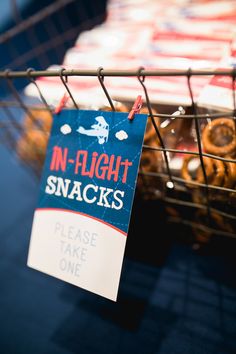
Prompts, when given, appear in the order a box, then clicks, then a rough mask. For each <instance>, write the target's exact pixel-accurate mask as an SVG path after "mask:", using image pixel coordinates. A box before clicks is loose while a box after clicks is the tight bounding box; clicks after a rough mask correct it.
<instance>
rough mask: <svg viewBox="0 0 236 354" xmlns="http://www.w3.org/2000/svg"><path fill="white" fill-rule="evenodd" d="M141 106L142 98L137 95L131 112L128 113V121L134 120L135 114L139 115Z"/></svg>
mask: <svg viewBox="0 0 236 354" xmlns="http://www.w3.org/2000/svg"><path fill="white" fill-rule="evenodd" d="M142 104H143V99H142V96H141V95H139V96H138V97H137V98H136V100H135V102H134V105H133V107H132V109H131V111H130V112H129V115H128V119H130V120H132V119H134V115H135V113H139V111H140V109H141V108H142Z"/></svg>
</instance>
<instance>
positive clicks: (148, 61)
mask: <svg viewBox="0 0 236 354" xmlns="http://www.w3.org/2000/svg"><path fill="white" fill-rule="evenodd" d="M235 24H236V3H235V1H226V0H225V1H224V0H222V1H213V0H205V1H203V0H192V1H191V0H168V1H165V2H164V1H159V2H158V1H155V0H146V1H145V0H136V1H134V0H120V1H119V0H110V1H105V0H104V1H101V0H98V1H92V0H86V1H83V0H57V1H53V0H51V1H49V0H42V1H36V0H2V1H1V2H0V53H1V55H0V196H1V198H0V250H1V258H0V280H1V292H0V319H1V324H0V352H1V353H8V354H11V353H12V354H18V353H24V354H25V353H35V354H37V353H39V354H41V353H52V354H54V353H55V354H69V353H79V354H90V353H98V354H113V353H114V354H115V353H120V352H122V353H124V354H125V353H129V354H132V353H135V354H166V353H171V354H183V353H192V354H193V353H194V354H198V353H199V354H200V353H201V354H203V353H207V354H211V353H214V354H215V353H219V354H229V353H232V354H233V353H235V352H236V280H235V270H236V263H235V249H236V248H235V237H236V233H235V215H236V214H235V207H236V205H235V192H234V190H235V182H236V177H235V176H236V173H235V170H234V167H233V166H234V163H231V165H230V162H227V158H228V159H229V160H230V159H231V160H232V159H233V158H234V156H235V149H233V150H232V151H230V152H229V153H228V155H227V156H226V162H224V170H223V171H224V174H225V176H224V177H223V175H222V176H221V177H220V178H219V179H218V180H220V182H217V183H218V184H217V183H216V182H215V181H214V179H213V177H212V176H211V178H212V179H209V180H208V182H209V186H210V187H209V186H208V184H207V185H203V183H204V182H206V181H204V180H203V181H202V184H201V185H200V186H199V189H198V190H197V193H194V192H193V188H189V186H188V184H187V183H186V180H185V179H184V178H185V177H184V175H183V171H182V169H183V161H184V157H183V152H186V151H188V150H193V151H195V152H196V151H198V150H197V149H198V148H199V147H198V140H197V137H196V124H195V121H194V117H195V114H196V111H195V108H196V107H195V104H196V103H197V106H198V111H197V113H198V115H199V114H202V118H201V120H199V122H200V125H199V127H200V128H199V129H200V131H201V136H203V132H204V130H205V128H206V127H207V126H208V124H211V121H212V120H213V118H216V119H217V117H218V118H219V117H222V116H223V117H226V119H228V118H229V117H230V118H232V117H234V116H235V100H234V90H233V89H234V88H235V86H234V85H235V82H234V79H235V77H234V76H232V75H231V76H230V77H229V78H227V79H225V76H222V77H220V79H221V81H219V80H218V78H216V77H214V76H213V77H212V75H211V76H210V75H208V76H204V75H202V76H198V77H195V76H193V77H192V78H191V85H190V87H191V89H192V94H193V97H192V98H191V95H190V93H191V90H190V92H189V87H188V80H187V77H186V75H185V76H183V77H177V76H169V77H150V78H149V77H147V78H145V84H146V86H147V88H148V94H149V97H150V101H151V105H152V109H153V114H154V116H155V119H156V122H157V124H158V127H159V129H160V133H161V137H162V139H163V142H164V144H165V146H166V147H167V148H168V149H172V150H173V149H175V150H176V151H174V150H173V151H174V152H173V151H172V152H170V151H169V153H168V161H169V168H170V171H171V174H172V177H173V178H174V179H173V181H174V183H175V188H174V190H173V188H172V185H171V188H169V189H168V185H167V181H168V178H167V177H168V169H167V167H166V165H165V158H164V157H163V153H162V152H161V150H160V149H159V148H160V146H161V144H160V140H158V139H157V137H156V135H155V138H153V139H154V140H153V141H150V139H147V137H146V140H145V141H144V143H145V144H146V145H147V146H146V149H147V151H148V154H147V153H146V154H145V147H144V153H143V159H142V161H141V170H140V175H139V179H138V184H137V190H136V195H135V199H134V205H133V210H132V216H131V223H130V229H129V234H128V239H127V247H126V252H125V259H124V265H123V269H122V276H121V283H120V289H119V295H118V301H117V303H113V302H111V301H109V300H106V299H103V298H101V297H99V296H97V295H94V294H91V293H89V292H87V291H84V290H82V289H80V288H77V287H75V286H73V285H70V284H67V283H64V282H62V281H60V280H57V279H54V278H52V277H49V276H47V275H45V274H42V273H40V272H37V271H35V270H32V269H30V268H28V267H27V266H26V263H27V254H28V246H29V240H30V233H31V226H32V220H33V214H34V209H35V208H36V206H37V198H38V192H39V183H40V174H41V170H42V165H43V161H44V158H45V150H46V144H47V139H48V136H49V133H50V126H51V123H52V113H53V111H54V110H55V108H56V107H57V106H58V104H59V103H60V101H61V98H62V97H63V95H64V94H65V93H67V91H66V89H65V86H64V85H63V84H62V81H61V79H60V75H59V74H58V76H57V77H53V78H50V77H47V76H46V75H41V76H40V78H38V79H36V81H35V80H34V79H32V77H30V71H28V72H26V70H27V69H29V68H32V70H33V69H34V70H47V71H50V70H58V72H60V70H61V68H65V69H68V70H70V69H82V70H86V69H94V70H97V68H98V67H103V68H107V69H115V70H119V69H120V70H123V69H127V70H128V69H130V70H132V69H133V70H136V69H138V68H139V67H141V66H142V67H145V68H146V69H157V70H158V69H159V70H162V69H166V70H188V69H189V68H190V67H191V68H192V69H193V70H194V69H199V70H203V69H205V70H212V69H219V68H230V69H232V68H234V67H235V53H236V51H235V48H236V46H235V28H236V27H235ZM7 70H14V71H24V72H25V74H24V75H22V77H20V78H15V77H14V78H11V77H10V76H9V71H7ZM222 78H223V79H222ZM216 81H217V82H216ZM104 82H105V84H106V87H107V88H108V92H109V94H110V95H111V97H112V100H113V102H114V104H115V107H116V109H117V110H127V111H128V110H129V109H130V107H132V104H133V101H134V99H135V98H136V96H137V94H140V93H142V94H143V91H142V92H141V88H140V83H139V82H138V80H137V78H124V77H117V78H108V77H107V78H105V79H104ZM222 82H223V83H224V84H223V85H222ZM67 85H68V87H69V89H70V91H71V93H72V97H73V98H74V100H75V102H76V103H77V104H78V106H79V107H82V108H85V109H110V108H109V107H107V106H108V103H107V99H106V97H105V95H104V92H103V91H102V90H101V86H100V85H99V82H98V79H97V78H96V77H77V76H75V77H68V82H67ZM232 93H233V94H232ZM229 97H230V99H229ZM71 107H74V104H73V100H72V99H71V97H69V99H68V102H67V104H66V108H71ZM124 107H125V108H124ZM232 111H234V113H232ZM149 113H150V112H149ZM178 115H185V116H186V119H185V120H184V119H177V118H176V119H174V117H176V116H178ZM211 115H212V117H213V118H211ZM188 116H189V117H190V118H188V119H187V117H188ZM38 122H40V124H39V123H38ZM220 124H221V121H220V122H219V125H220ZM39 128H40V129H39ZM42 128H43V129H42ZM206 129H207V128H206ZM225 134H226V136H227V139H228V136H229V138H230V139H231V140H232V141H234V139H235V128H232V127H230V131H229V132H227V133H225ZM227 139H226V142H225V140H224V142H222V141H220V143H219V146H222V145H225V146H227V144H228V140H227ZM150 146H151V147H152V148H153V146H154V151H152V150H150ZM155 148H156V150H155ZM158 149H159V150H158ZM179 150H180V152H179ZM150 161H152V162H150ZM153 161H154V162H153ZM198 166H199V161H198V165H197V167H198ZM191 168H192V170H191V171H193V173H191V176H192V177H191V178H192V181H193V184H194V183H196V176H195V177H194V173H195V172H196V171H195V167H194V166H193V167H191ZM214 168H215V170H214V171H215V172H217V173H218V171H217V170H216V167H214ZM231 171H233V172H231ZM226 177H227V178H226ZM188 183H189V181H188ZM190 184H191V181H190ZM169 186H170V185H169ZM206 188H207V193H206ZM208 188H209V190H208ZM209 204H210V207H211V209H212V210H213V213H212V214H211V215H212V216H211V218H212V220H211V224H210V225H209V224H208V221H209V220H208V219H207V209H208V207H209ZM196 206H197V209H195V208H196ZM216 214H217V215H218V216H215V215H216ZM170 220H171V221H172V222H170ZM144 240H145V242H144Z"/></svg>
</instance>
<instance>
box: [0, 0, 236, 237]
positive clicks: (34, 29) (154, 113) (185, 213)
mask: <svg viewBox="0 0 236 354" xmlns="http://www.w3.org/2000/svg"><path fill="white" fill-rule="evenodd" d="M79 5H81V4H79ZM105 6H106V1H104V2H99V4H98V3H97V4H96V7H95V6H94V4H93V2H91V4H90V3H89V2H88V3H87V4H86V5H84V4H83V6H79V11H78V2H77V1H75V0H58V1H54V2H50V1H49V2H48V4H47V6H44V7H41V8H38V9H37V12H35V13H31V14H30V16H24V14H21V13H20V11H19V9H18V8H17V6H16V2H15V1H14V0H12V14H13V15H14V23H13V25H12V26H11V27H10V28H8V29H7V30H6V31H5V32H4V33H0V46H1V48H2V51H3V52H4V53H5V55H4V56H2V57H1V59H0V87H1V98H0V113H1V115H0V141H1V142H2V143H3V144H4V145H5V146H7V147H8V148H9V149H10V151H12V152H13V153H15V154H16V155H17V158H18V159H19V161H20V162H21V163H23V164H24V166H25V167H26V168H27V169H29V170H30V171H33V172H34V174H35V175H37V176H40V173H41V169H42V165H43V161H44V157H45V151H46V145H47V140H48V137H49V132H50V126H51V123H52V119H53V117H52V115H53V112H54V108H55V107H53V106H52V105H51V104H48V103H47V99H48V97H46V95H45V94H44V95H43V94H42V91H41V90H40V81H38V80H37V78H46V77H57V78H59V79H60V85H62V86H63V88H64V89H65V92H67V94H68V95H69V97H70V102H71V104H72V105H73V107H74V108H75V109H79V108H80V105H79V102H77V96H76V98H75V95H74V94H73V90H71V89H70V84H69V83H68V82H67V79H68V78H69V77H72V76H73V77H77V78H78V80H79V78H82V77H92V76H93V77H97V79H98V85H99V86H101V89H102V90H103V92H104V94H105V95H106V98H107V100H108V106H106V107H100V108H101V109H111V110H123V111H124V110H127V111H128V110H130V108H131V107H132V102H130V100H127V101H124V102H121V106H119V105H115V103H114V102H115V101H114V97H113V96H112V95H110V93H109V89H108V87H107V86H106V80H104V79H105V78H108V77H113V78H114V79H115V78H121V77H123V78H125V77H133V78H136V79H137V80H138V82H139V84H140V92H141V93H142V94H143V96H144V97H145V108H144V112H146V113H147V114H148V116H149V120H148V126H147V131H146V134H145V138H144V144H143V152H142V158H141V163H140V171H139V178H138V183H137V193H138V194H139V195H140V196H141V197H142V198H144V199H155V200H161V202H162V203H163V204H164V205H165V207H166V212H167V215H168V218H169V220H170V221H172V222H176V223H182V224H185V225H188V226H191V228H192V229H193V230H194V234H195V237H196V239H197V241H199V242H208V241H209V240H210V239H211V237H212V235H214V234H215V235H219V236H226V237H229V238H236V232H235V230H236V222H235V219H236V217H235V209H236V198H235V197H236V193H235V192H236V191H235V185H236V164H235V162H236V160H235V152H236V146H235V141H236V140H235V116H236V99H235V76H236V72H235V70H231V69H229V70H226V69H225V70H191V69H186V70H147V69H144V68H139V69H137V70H122V68H120V70H106V69H103V68H98V69H96V70H78V69H77V68H75V69H72V70H68V69H64V68H61V69H60V70H51V69H50V70H42V69H43V68H45V67H48V66H50V65H51V63H54V62H55V63H60V62H61V61H62V58H63V55H64V54H65V52H66V50H67V48H69V47H70V46H71V45H72V44H73V43H74V41H75V39H76V38H77V36H78V33H80V32H81V31H83V30H85V29H90V28H92V27H93V26H95V25H96V24H98V23H101V22H103V20H104V19H105V16H106V14H105V12H106V11H105ZM13 10H14V11H13ZM31 66H33V67H34V68H36V70H35V69H31V68H29V67H31ZM8 68H11V70H9V69H8ZM27 68H28V69H27ZM206 75H207V76H209V77H212V76H214V75H218V76H227V77H229V78H230V80H231V83H232V90H231V93H232V102H233V110H231V111H230V110H225V111H220V112H219V111H217V110H209V109H205V110H204V109H202V108H200V107H198V105H197V104H196V102H195V98H194V92H193V85H192V81H193V79H194V78H195V77H202V76H204V77H205V76H206ZM176 76H179V77H183V78H185V79H186V86H187V89H188V93H189V97H190V102H191V104H190V105H189V106H186V107H184V109H179V107H177V115H174V116H173V106H172V105H171V104H170V106H169V107H166V109H163V108H161V105H158V104H157V103H156V102H155V103H153V102H152V100H151V98H150V97H149V90H148V82H147V81H148V80H147V79H148V78H149V77H152V78H157V77H176ZM28 83H31V84H32V85H34V87H35V89H36V91H37V94H38V97H39V99H40V104H39V101H38V100H36V101H34V100H31V99H28V98H27V97H25V96H24V95H22V91H21V88H22V87H24V86H25V85H27V84H28ZM133 99H135V97H134V98H133ZM213 122H215V123H213ZM217 122H218V123H217ZM214 124H215V125H214ZM232 124H233V125H232ZM208 128H209V129H208ZM205 131H208V134H206V133H205ZM211 132H214V133H215V135H216V138H215V139H216V140H217V139H218V140H219V141H215V142H214V141H213V142H211V141H209V140H211ZM213 135H214V134H213ZM203 137H204V139H203ZM206 137H207V139H208V140H207V142H208V145H207V146H209V143H211V144H210V145H211V147H212V145H214V144H216V145H217V147H218V148H220V149H218V151H220V152H219V153H218V152H217V151H216V150H214V149H213V150H212V149H208V148H206ZM217 137H218V138H217ZM190 138H191V139H192V144H189V141H190V140H191V139H190ZM203 140H204V141H203ZM213 140H214V139H213ZM186 142H188V143H186ZM227 147H229V149H228V150H227V149H226V150H225V151H226V153H225V152H223V153H222V149H223V150H224V149H225V148H227ZM176 158H177V159H176ZM194 159H195V160H197V163H198V164H199V166H198V167H197V168H192V167H191V164H192V163H193V162H194ZM176 160H177V161H179V162H178V163H177V165H178V166H177V167H176V166H175V163H176ZM192 160H193V161H192ZM174 162H175V163H174ZM189 166H190V167H191V168H189ZM195 167H196V166H195Z"/></svg>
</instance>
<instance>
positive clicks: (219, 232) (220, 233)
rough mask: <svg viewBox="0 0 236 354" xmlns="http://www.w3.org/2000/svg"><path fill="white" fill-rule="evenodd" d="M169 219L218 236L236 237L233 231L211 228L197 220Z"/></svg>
mask: <svg viewBox="0 0 236 354" xmlns="http://www.w3.org/2000/svg"><path fill="white" fill-rule="evenodd" d="M168 220H169V221H170V222H175V223H178V224H179V223H182V224H184V225H187V226H191V227H194V228H195V229H198V230H201V231H204V232H208V233H212V234H215V235H218V236H226V237H230V238H236V234H233V233H231V232H227V231H223V230H217V229H214V228H211V227H207V226H204V225H202V224H198V223H196V222H192V221H189V220H185V219H181V218H178V217H173V216H171V217H169V218H168Z"/></svg>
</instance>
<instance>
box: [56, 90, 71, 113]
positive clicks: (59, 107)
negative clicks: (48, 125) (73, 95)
mask: <svg viewBox="0 0 236 354" xmlns="http://www.w3.org/2000/svg"><path fill="white" fill-rule="evenodd" d="M69 98H70V96H69V95H68V94H67V93H64V95H63V96H62V98H61V100H60V102H59V104H58V106H57V107H56V108H55V111H54V113H55V114H59V113H60V112H61V110H62V108H64V107H65V105H66V103H67V101H68V99H69Z"/></svg>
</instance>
